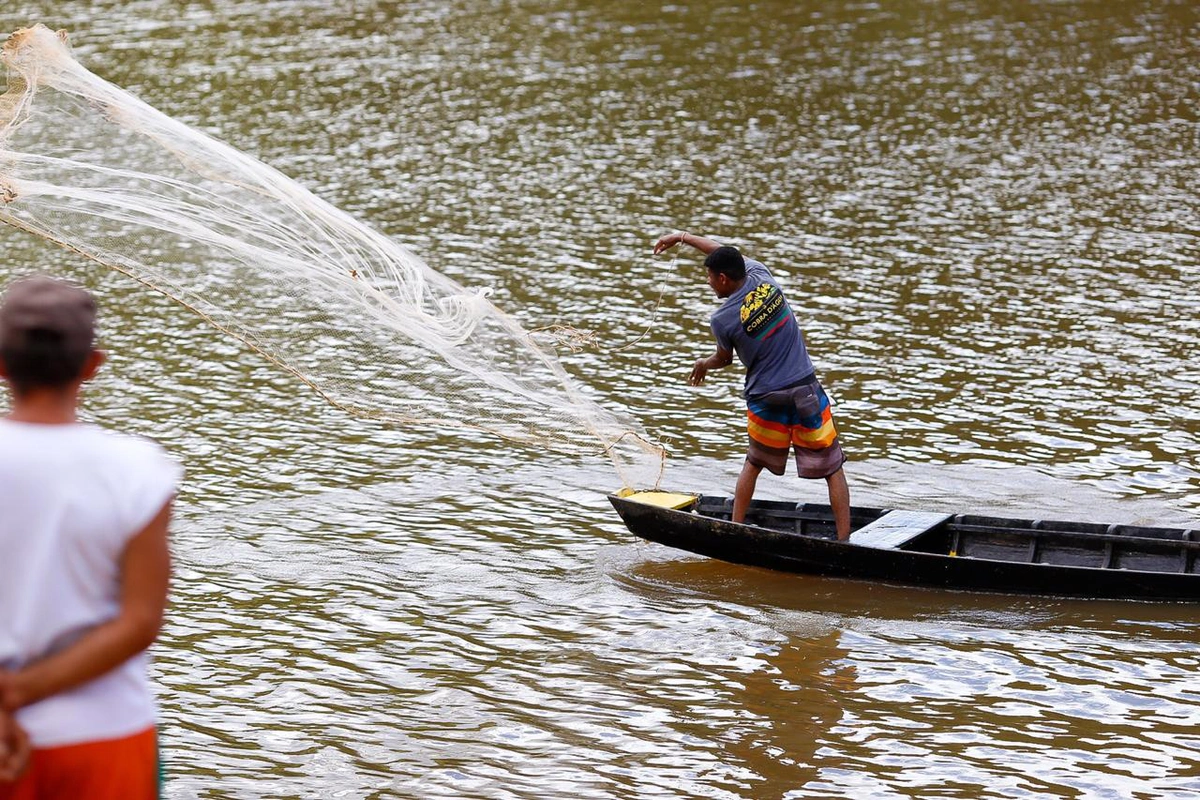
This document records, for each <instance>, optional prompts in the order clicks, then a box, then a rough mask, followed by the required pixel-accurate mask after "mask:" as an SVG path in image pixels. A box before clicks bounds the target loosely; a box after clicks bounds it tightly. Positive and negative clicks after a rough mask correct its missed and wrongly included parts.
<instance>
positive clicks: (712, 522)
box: [609, 492, 1200, 602]
mask: <svg viewBox="0 0 1200 800" xmlns="http://www.w3.org/2000/svg"><path fill="white" fill-rule="evenodd" d="M609 500H610V502H611V503H612V505H613V507H614V508H615V509H616V511H617V513H618V514H619V515H620V516H621V519H622V521H624V523H625V525H626V527H628V528H629V530H630V531H631V532H632V533H633V534H635V535H636V536H639V537H641V538H642V539H646V540H648V541H652V542H657V543H659V544H663V545H667V546H669V547H674V548H678V549H681V550H686V551H689V552H692V553H696V554H699V555H703V556H708V557H710V558H717V559H720V560H722V561H728V562H731V563H735V564H744V565H747V566H755V567H765V568H767V569H773V570H779V571H784V572H793V573H804V574H810V575H824V576H830V577H839V578H849V579H856V580H867V581H876V582H880V583H888V584H900V585H910V586H924V587H934V588H941V589H958V590H967V591H980V592H993V593H1004V594H1028V595H1043V596H1057V597H1076V598H1085V599H1108V600H1156V601H1163V600H1165V601H1177V602H1200V529H1198V530H1192V529H1183V528H1153V527H1143V526H1131V525H1103V524H1097V523H1081V522H1066V521H1050V520H1024V519H1008V518H1003V517H987V516H979V515H964V514H960V515H949V514H940V513H929V512H919V511H918V512H911V511H900V510H893V509H875V508H861V507H855V508H853V509H852V512H851V525H852V529H853V532H852V533H851V538H850V541H848V542H839V541H837V540H836V536H835V535H834V525H833V515H832V512H831V511H830V509H829V507H828V506H825V505H820V504H813V503H804V504H796V503H787V502H781V501H772V500H756V501H754V502H752V503H751V506H750V509H749V511H748V512H747V517H746V518H747V522H746V523H734V522H731V521H730V519H729V517H730V512H731V510H732V501H731V500H730V499H729V498H725V497H713V496H705V495H698V494H676V493H666V492H640V493H632V494H630V495H628V496H620V495H616V494H613V495H609Z"/></svg>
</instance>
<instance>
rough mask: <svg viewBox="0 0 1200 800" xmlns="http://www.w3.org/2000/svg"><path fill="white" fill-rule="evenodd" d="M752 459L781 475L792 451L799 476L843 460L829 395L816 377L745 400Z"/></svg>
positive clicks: (820, 474) (814, 474) (828, 471)
mask: <svg viewBox="0 0 1200 800" xmlns="http://www.w3.org/2000/svg"><path fill="white" fill-rule="evenodd" d="M746 406H747V409H746V416H747V418H748V423H747V430H748V432H749V434H750V451H749V453H747V455H746V460H747V461H749V462H750V463H751V464H754V465H755V466H758V467H763V468H764V469H768V470H770V471H771V472H772V473H774V474H775V475H782V474H783V471H784V469H785V468H786V467H787V458H788V451H789V450H792V449H795V451H796V472H797V473H798V474H799V475H800V477H801V478H827V477H829V476H830V475H832V474H834V473H835V472H837V471H838V470H839V469H841V468H842V464H843V463H845V461H846V456H845V454H843V453H842V445H841V443H840V442H839V441H838V433H837V428H835V427H834V425H833V412H832V410H831V409H830V407H829V398H828V397H827V396H826V394H825V390H824V389H822V388H821V384H820V383H818V382H817V381H815V380H814V381H812V382H809V383H802V384H800V385H799V386H792V387H790V388H788V389H780V390H779V391H776V392H769V393H767V394H765V395H761V396H759V397H753V398H748V399H747V400H746Z"/></svg>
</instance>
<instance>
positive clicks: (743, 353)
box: [709, 258, 813, 398]
mask: <svg viewBox="0 0 1200 800" xmlns="http://www.w3.org/2000/svg"><path fill="white" fill-rule="evenodd" d="M709 323H710V324H711V325H712V331H713V335H714V336H715V337H717V345H718V346H719V347H720V348H721V349H722V350H731V351H733V352H735V353H737V356H738V358H739V359H741V362H742V363H743V364H745V365H746V391H745V394H746V397H748V398H749V397H757V396H760V395H764V394H766V393H767V392H773V391H775V390H777V389H784V388H787V387H788V386H794V385H796V384H797V383H800V382H801V381H803V380H804V379H806V378H808V377H809V376H811V375H812V374H813V365H812V360H811V359H810V358H809V357H808V350H807V349H806V348H805V347H804V335H803V334H802V333H801V332H800V325H799V323H797V321H796V315H795V314H793V313H792V308H791V306H789V305H788V301H787V298H786V297H784V296H783V290H782V289H781V288H779V284H778V283H776V282H775V279H774V278H773V277H771V273H770V272H768V271H767V268H766V267H765V266H763V265H762V264H760V263H759V262H757V261H754V260H752V259H749V258H747V259H746V282H745V283H743V284H742V285H741V287H739V288H738V290H737V291H736V292H734V293H733V294H731V295H730V296H729V297H727V298H725V302H724V303H723V304H722V305H721V307H720V308H718V309H717V310H716V311H714V312H713V314H712V317H711V318H710V320H709Z"/></svg>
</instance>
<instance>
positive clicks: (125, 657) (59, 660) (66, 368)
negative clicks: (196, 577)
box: [0, 276, 180, 800]
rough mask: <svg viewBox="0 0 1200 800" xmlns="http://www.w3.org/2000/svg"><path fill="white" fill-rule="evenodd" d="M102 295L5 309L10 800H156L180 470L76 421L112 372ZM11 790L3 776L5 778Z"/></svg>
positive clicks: (2, 790) (3, 579)
mask: <svg viewBox="0 0 1200 800" xmlns="http://www.w3.org/2000/svg"><path fill="white" fill-rule="evenodd" d="M95 313H96V305H95V302H94V301H93V299H92V297H91V295H89V294H88V293H87V292H85V291H83V290H82V289H79V288H76V287H74V286H71V285H69V284H67V283H64V282H61V281H58V280H54V279H51V278H46V277H40V276H39V277H32V278H26V279H22V280H19V281H15V282H13V283H12V284H11V285H10V286H9V288H8V290H7V292H6V293H5V294H4V296H3V298H2V300H0V378H2V379H3V380H4V382H5V383H6V384H7V386H8V390H9V393H10V397H11V409H10V412H9V414H8V415H7V416H6V417H4V418H0V509H2V511H0V609H3V613H2V614H0V765H2V764H3V761H4V758H5V753H11V752H14V751H15V750H16V749H18V748H19V747H20V743H21V735H20V734H19V733H17V734H14V733H13V731H14V730H15V729H14V727H13V725H14V721H15V724H16V726H19V728H20V729H23V730H24V731H25V732H27V733H28V737H29V740H30V741H31V742H32V747H33V750H32V754H31V756H30V758H29V762H28V767H27V768H26V769H25V770H24V771H23V773H22V774H21V775H20V776H19V777H17V778H16V780H15V782H14V781H11V780H10V781H7V782H0V800H31V799H36V800H80V799H81V798H87V800H152V798H156V797H157V796H158V788H159V787H158V763H157V762H158V752H157V743H156V735H155V716H156V712H155V704H154V699H153V697H152V695H151V691H150V685H149V682H148V679H147V675H146V653H145V651H146V649H147V648H148V647H149V646H150V644H151V643H152V642H153V641H154V640H155V638H156V637H157V635H158V631H159V628H160V626H161V624H162V618H163V611H164V608H165V606H166V600H167V583H168V577H169V573H170V555H169V552H168V546H167V527H168V520H169V518H170V514H171V505H172V502H173V499H174V496H175V491H176V484H177V483H178V480H179V478H180V469H179V467H178V466H177V465H176V464H175V463H174V462H173V461H172V460H170V459H169V458H168V457H167V456H166V454H165V453H164V452H163V451H162V449H161V448H160V447H159V446H158V445H156V444H153V443H151V442H148V441H144V440H141V439H136V438H133V437H130V436H125V435H121V434H118V433H115V432H111V431H108V430H105V429H103V428H100V427H98V426H95V425H91V424H86V423H81V422H79V421H78V419H77V417H76V412H77V408H78V405H79V395H80V390H81V386H82V384H83V383H84V382H85V381H87V380H89V379H90V378H92V377H93V376H94V375H95V374H96V371H97V370H98V369H99V368H100V366H101V364H102V363H103V362H104V354H103V353H102V352H100V351H99V350H97V349H96V348H95V345H94V337H95V330H94V325H95ZM5 777H9V776H0V781H3V780H4V778H5Z"/></svg>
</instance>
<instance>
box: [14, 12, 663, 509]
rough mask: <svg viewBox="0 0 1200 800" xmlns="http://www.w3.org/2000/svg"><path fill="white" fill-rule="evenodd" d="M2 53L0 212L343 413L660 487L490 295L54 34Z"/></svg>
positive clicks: (632, 449)
mask: <svg viewBox="0 0 1200 800" xmlns="http://www.w3.org/2000/svg"><path fill="white" fill-rule="evenodd" d="M0 59H2V61H3V63H4V66H5V68H6V70H7V76H8V90H7V92H6V93H5V94H3V95H0V221H3V222H5V223H7V224H9V225H12V226H14V227H16V228H19V229H21V230H24V231H27V232H29V233H31V234H33V235H36V236H39V237H42V238H44V239H46V240H48V241H50V242H54V243H56V244H58V245H60V246H62V247H65V248H68V249H69V250H72V251H74V252H76V253H79V254H81V255H83V256H85V257H87V258H90V259H93V260H95V261H97V262H99V263H101V264H104V265H106V266H107V267H110V268H112V269H115V270H118V271H119V272H121V273H124V274H125V275H128V276H130V277H132V278H133V279H135V280H137V281H139V282H140V283H142V284H143V285H145V286H147V287H150V288H152V289H154V290H156V291H158V292H161V293H163V294H165V295H167V296H168V297H170V298H172V299H174V300H175V301H177V302H178V303H180V304H182V305H184V306H185V307H187V308H188V309H190V310H191V311H193V312H195V313H196V314H198V315H200V316H201V317H202V318H203V319H205V320H207V321H208V322H209V323H211V324H212V325H214V326H216V327H217V328H219V329H220V330H222V331H224V332H226V333H228V334H230V335H232V336H234V337H236V338H238V339H240V340H241V341H243V342H244V343H246V344H247V345H249V346H250V347H251V348H253V349H254V350H255V351H257V352H258V353H260V354H261V355H262V356H264V357H265V358H267V359H269V360H270V361H271V362H273V363H275V364H276V365H278V366H279V367H280V368H282V369H284V370H286V371H288V372H290V373H292V374H293V375H295V376H296V377H297V378H299V379H300V380H301V381H302V382H303V383H304V384H306V385H307V386H309V387H310V388H311V389H312V390H314V391H315V392H317V393H318V394H319V395H320V396H321V397H322V398H324V399H325V400H327V401H328V402H330V403H332V404H333V405H335V406H336V407H338V408H340V409H342V410H344V411H345V412H347V413H349V414H352V415H355V416H360V417H366V418H371V419H377V420H382V421H385V422H389V423H395V424H399V425H404V426H415V427H420V428H422V429H424V430H428V431H430V432H431V433H432V434H434V435H442V436H447V437H461V438H478V437H476V436H474V435H472V432H475V433H485V434H490V435H494V436H499V437H501V438H503V439H506V440H511V441H515V442H521V443H524V444H528V445H533V446H535V447H538V448H548V449H550V450H553V451H556V452H560V453H566V454H574V455H580V454H585V453H591V454H596V453H603V454H606V455H607V456H608V457H609V458H610V459H611V460H612V462H613V464H614V466H615V467H616V469H617V473H618V476H619V478H620V479H621V482H622V484H623V486H626V487H635V488H643V487H647V486H657V485H658V483H659V482H660V480H661V476H662V470H663V466H664V464H665V450H664V449H663V448H662V446H661V445H660V444H658V443H657V442H654V441H652V440H651V439H650V438H649V437H648V436H647V434H646V433H645V431H644V430H643V429H642V428H641V426H640V425H639V424H638V423H637V421H636V420H634V419H633V418H632V417H631V416H630V415H628V414H625V413H618V412H616V411H613V410H610V409H608V408H606V407H604V406H602V405H600V404H599V403H598V402H597V401H596V400H595V399H593V398H592V397H590V396H589V395H588V393H587V391H586V387H583V386H581V385H580V384H579V383H578V382H577V381H576V380H575V379H574V378H572V376H571V375H570V374H569V373H568V372H567V371H566V370H565V369H564V367H563V365H562V363H561V362H560V361H559V359H558V357H557V354H556V353H555V352H554V351H553V350H552V349H550V347H548V346H545V345H543V344H541V343H539V342H538V341H537V340H536V337H533V336H531V335H530V332H529V331H526V330H525V329H524V328H523V327H522V326H521V325H520V324H519V323H518V322H517V321H516V320H515V319H513V318H512V317H511V316H509V315H508V314H506V313H504V312H503V311H501V310H500V309H499V308H497V307H496V306H495V305H494V304H493V303H492V302H491V301H490V300H489V299H488V296H487V295H488V292H487V290H467V289H465V288H463V287H462V286H460V285H459V284H457V283H456V282H454V281H453V280H451V279H449V278H447V277H446V276H444V275H442V274H440V273H439V272H437V271H436V270H434V269H432V268H431V267H429V266H428V265H427V264H426V263H425V262H424V261H422V260H421V259H420V258H419V257H417V256H416V255H415V254H414V253H412V252H411V251H410V250H408V249H407V248H405V247H404V246H403V245H401V244H400V243H398V242H396V241H394V240H392V239H390V238H388V237H386V236H384V235H383V234H381V233H379V232H378V231H376V230H374V229H373V228H371V227H370V226H368V225H366V224H364V223H362V222H360V221H358V220H356V219H354V218H353V217H351V216H350V215H348V214H346V213H344V212H342V211H340V210H339V209H337V208H335V207H334V206H332V205H330V204H329V203H327V202H325V201H323V200H321V199H320V198H318V197H316V196H315V195H313V194H312V193H311V192H309V191H308V190H306V189H305V188H303V187H302V186H300V185H299V184H298V183H296V182H295V181H293V180H291V179H290V178H288V177H286V176H285V175H283V174H282V173H280V172H278V171H277V170H275V169H273V168H272V167H269V166H267V165H266V164H263V163H262V162H260V161H258V160H257V159H255V158H253V157H251V156H249V155H247V154H246V153H243V152H241V151H239V150H237V149H235V148H233V147H230V146H229V145H226V144H224V143H222V142H220V141H218V140H216V139H214V138H212V137H211V136H208V135H207V134H204V133H202V132H200V131H197V130H194V129H193V128H190V127H188V126H187V125H185V124H183V123H181V122H178V121H176V120H174V119H172V118H170V117H168V116H167V115H165V114H163V113H161V112H159V111H157V110H155V109H154V108H152V107H151V106H149V105H147V104H146V103H144V102H142V101H141V100H139V99H137V98H136V97H134V96H133V95H131V94H129V93H128V92H126V91H124V90H122V89H120V88H119V87H117V86H115V85H113V84H111V83H109V82H107V81H105V80H103V79H102V78H100V77H98V76H96V75H94V74H92V73H91V72H89V71H88V70H87V69H85V68H84V67H83V66H81V65H80V64H79V63H78V62H77V61H76V60H75V59H74V57H73V56H72V54H71V51H70V48H69V46H68V44H67V39H66V35H65V34H63V33H62V32H58V33H55V32H53V31H51V30H49V29H48V28H46V27H44V26H42V25H36V26H34V27H32V28H25V29H22V30H19V31H16V32H15V33H13V34H12V35H11V36H9V37H8V39H7V41H6V42H5V44H4V47H3V51H2V53H0Z"/></svg>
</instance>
